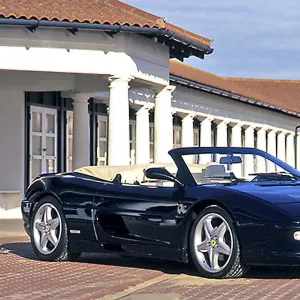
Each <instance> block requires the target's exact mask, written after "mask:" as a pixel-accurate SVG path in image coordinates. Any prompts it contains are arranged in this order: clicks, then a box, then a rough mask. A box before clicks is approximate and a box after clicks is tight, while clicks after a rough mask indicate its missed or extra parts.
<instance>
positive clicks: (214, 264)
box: [208, 248, 219, 269]
mask: <svg viewBox="0 0 300 300" xmlns="http://www.w3.org/2000/svg"><path fill="white" fill-rule="evenodd" d="M208 257H209V264H210V267H211V268H212V269H218V268H219V263H218V259H219V253H217V252H216V251H214V249H213V248H210V249H209V251H208Z"/></svg>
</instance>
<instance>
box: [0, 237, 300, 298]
mask: <svg viewBox="0 0 300 300" xmlns="http://www.w3.org/2000/svg"><path fill="white" fill-rule="evenodd" d="M0 245H2V247H3V249H5V250H6V251H4V252H1V254H0V299H7V300H9V299H26V300H28V299H30V300H36V299H40V300H44V299H50V298H51V299H61V300H64V299H80V300H94V299H105V300H114V299H124V300H152V299H153V300H173V299H184V300H186V299H197V300H198V299H210V300H211V299H214V300H215V299H226V300H227V299H245V300H246V299H300V268H253V269H251V270H250V271H249V272H248V273H247V275H246V277H244V278H240V279H231V280H209V279H204V278H201V277H198V276H196V274H195V273H194V271H193V270H192V269H191V268H190V267H189V266H187V265H183V264H179V263H172V262H165V261H157V260H149V259H136V258H122V257H120V256H117V255H108V254H84V255H83V256H82V257H81V258H80V260H79V261H78V262H58V263H50V262H42V261H38V260H37V259H36V257H35V255H34V253H33V251H32V248H31V245H30V243H29V238H28V237H1V238H0Z"/></svg>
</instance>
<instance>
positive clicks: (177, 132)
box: [173, 126, 182, 148]
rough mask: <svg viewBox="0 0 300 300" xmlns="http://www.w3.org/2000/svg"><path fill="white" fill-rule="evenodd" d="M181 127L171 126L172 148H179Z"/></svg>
mask: <svg viewBox="0 0 300 300" xmlns="http://www.w3.org/2000/svg"><path fill="white" fill-rule="evenodd" d="M181 132H182V130H181V127H180V126H173V147H174V148H179V147H181Z"/></svg>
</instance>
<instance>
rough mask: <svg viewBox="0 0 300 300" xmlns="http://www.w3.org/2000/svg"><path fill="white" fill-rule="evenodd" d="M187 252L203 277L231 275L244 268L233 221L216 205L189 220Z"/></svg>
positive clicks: (238, 275) (235, 274)
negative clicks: (191, 220) (188, 251)
mask: <svg viewBox="0 0 300 300" xmlns="http://www.w3.org/2000/svg"><path fill="white" fill-rule="evenodd" d="M190 252H191V257H192V260H193V263H194V265H195V267H196V268H197V270H198V271H199V273H200V275H201V276H204V277H208V278H235V277H240V276H242V275H243V274H244V273H245V272H246V270H247V267H246V265H245V264H244V263H243V261H242V259H241V255H240V246H239V241H238V238H237V235H236V232H235V228H234V224H233V221H232V219H231V217H230V216H229V214H228V213H227V212H226V211H225V210H224V209H223V208H221V207H219V206H216V205H214V206H209V207H207V208H205V209H204V210H202V211H201V212H200V213H199V215H198V217H197V219H196V220H195V222H194V223H193V225H192V228H191V235H190Z"/></svg>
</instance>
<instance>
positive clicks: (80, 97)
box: [70, 93, 91, 103]
mask: <svg viewBox="0 0 300 300" xmlns="http://www.w3.org/2000/svg"><path fill="white" fill-rule="evenodd" d="M70 97H71V98H72V99H73V102H76V103H80V102H82V103H87V102H88V100H89V99H90V98H91V95H90V94H85V93H74V94H71V95H70Z"/></svg>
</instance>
